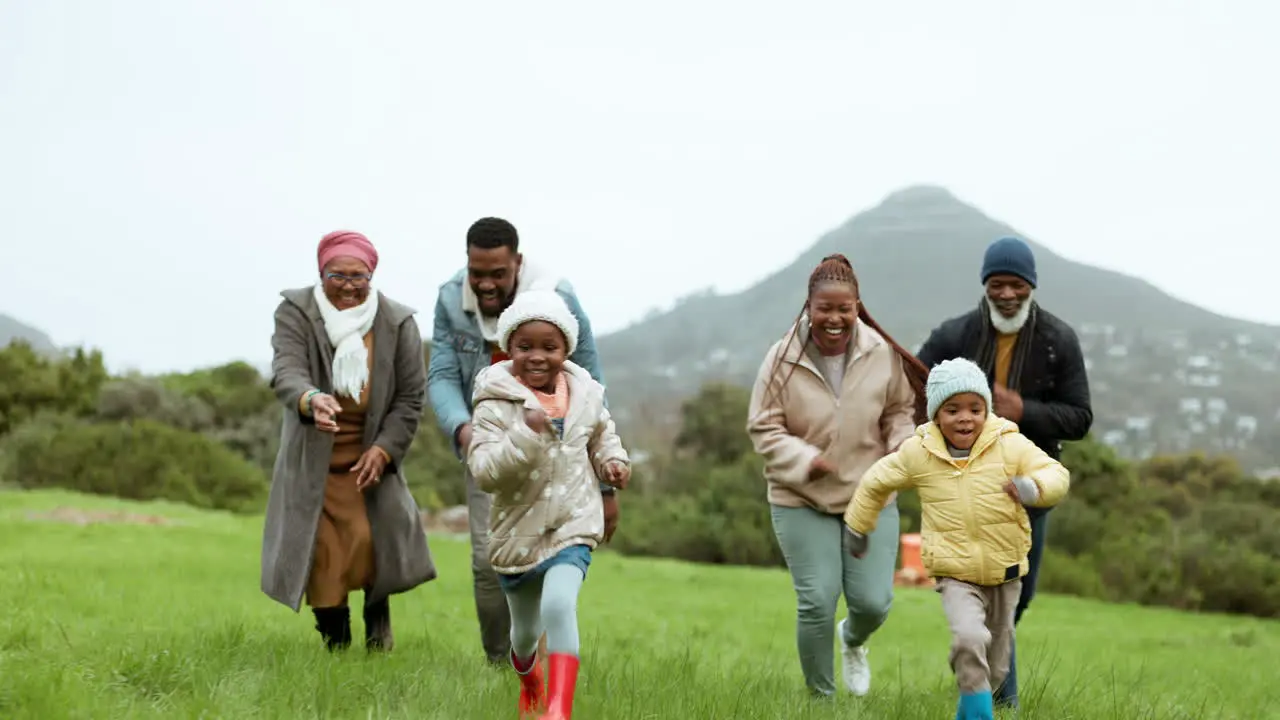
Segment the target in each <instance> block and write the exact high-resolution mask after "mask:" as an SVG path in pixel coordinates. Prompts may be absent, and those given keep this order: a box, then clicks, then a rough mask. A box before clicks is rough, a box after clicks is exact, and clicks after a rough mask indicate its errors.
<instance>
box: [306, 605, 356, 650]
mask: <svg viewBox="0 0 1280 720" xmlns="http://www.w3.org/2000/svg"><path fill="white" fill-rule="evenodd" d="M311 611H312V612H313V613H315V616H316V630H319V631H320V636H321V637H323V638H324V645H325V647H326V648H328V649H329V650H330V651H334V650H345V649H347V647H349V646H350V645H351V609H350V608H348V607H347V606H345V605H343V606H341V607H328V608H312V609H311Z"/></svg>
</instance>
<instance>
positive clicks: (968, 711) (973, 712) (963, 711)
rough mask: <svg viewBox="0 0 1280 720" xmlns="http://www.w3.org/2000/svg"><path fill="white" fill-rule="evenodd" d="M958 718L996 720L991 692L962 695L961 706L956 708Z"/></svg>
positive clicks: (964, 719) (957, 719) (961, 719)
mask: <svg viewBox="0 0 1280 720" xmlns="http://www.w3.org/2000/svg"><path fill="white" fill-rule="evenodd" d="M956 720H995V708H993V707H992V703H991V692H990V691H987V692H980V693H969V694H967V695H961V696H960V706H959V708H957V710H956Z"/></svg>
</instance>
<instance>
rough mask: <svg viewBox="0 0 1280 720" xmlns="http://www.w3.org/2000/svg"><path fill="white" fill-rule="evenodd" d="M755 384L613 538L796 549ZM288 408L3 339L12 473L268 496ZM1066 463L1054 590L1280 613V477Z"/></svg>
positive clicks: (762, 557)
mask: <svg viewBox="0 0 1280 720" xmlns="http://www.w3.org/2000/svg"><path fill="white" fill-rule="evenodd" d="M428 350H429V348H428ZM748 392H749V391H748V389H747V388H745V387H740V386H737V385H732V384H723V383H710V384H707V385H705V386H704V387H703V388H702V390H701V392H700V393H699V394H698V395H697V396H695V397H692V398H690V399H688V400H687V401H685V402H684V404H683V406H682V408H681V411H680V415H679V427H678V428H676V429H675V430H676V432H675V433H674V439H673V441H671V442H670V443H668V445H669V446H668V447H663V448H645V450H646V451H647V452H646V456H647V457H646V459H645V461H644V462H643V463H640V464H638V466H637V467H636V469H635V475H634V478H633V482H632V488H631V489H630V490H628V491H627V493H626V494H625V497H624V502H623V512H624V525H623V527H622V528H621V529H620V530H619V533H618V535H617V536H615V538H614V543H613V547H614V548H616V549H617V550H619V551H621V552H623V553H626V554H632V555H647V556H659V557H669V558H678V559H682V560H687V561H690V562H699V563H723V564H737V565H758V566H781V565H782V564H783V561H782V556H781V553H780V552H779V550H778V547H777V543H776V541H775V539H774V536H773V531H772V528H771V525H770V520H769V509H768V505H767V503H766V500H765V486H764V481H763V479H762V475H761V472H762V465H761V461H760V459H759V458H758V457H757V456H756V455H755V454H754V452H752V449H751V444H750V441H749V439H748V438H747V436H746V432H745V422H746V411H747V401H748ZM281 412H283V409H282V408H281V407H280V405H279V403H278V402H277V401H276V399H275V396H274V394H273V393H272V392H271V389H270V388H269V387H268V384H267V378H264V377H262V375H261V373H259V372H258V371H257V370H256V369H255V368H254V367H252V366H251V365H248V364H246V363H242V362H233V363H229V364H226V365H221V366H218V367H214V368H207V369H201V370H197V371H194V372H189V373H170V374H162V375H140V374H127V375H120V376H112V375H111V374H110V373H108V372H107V371H106V369H105V367H104V364H103V359H102V355H101V353H100V352H98V351H90V350H83V349H78V350H74V351H70V352H68V353H65V354H63V355H60V356H56V357H52V356H48V355H43V354H41V353H39V352H36V351H35V350H33V349H32V348H31V347H30V346H28V345H25V344H23V343H21V342H17V343H14V344H11V345H9V346H8V347H7V348H4V349H3V350H0V483H3V484H4V485H7V486H11V487H18V488H64V489H69V490H76V491H81V492H88V493H96V494H104V495H113V496H117V497H122V498H127V499H137V500H149V499H165V500H171V501H176V502H183V503H188V504H191V505H194V506H197V507H203V508H210V509H222V510H229V511H232V512H237V513H258V512H261V511H262V508H263V507H264V503H265V498H266V492H267V487H268V484H269V482H270V474H271V467H272V464H273V463H274V461H275V454H276V449H277V448H278V445H279V434H280V414H281ZM426 412H427V415H426V417H424V418H423V422H422V425H421V427H420V428H419V430H418V436H417V439H416V440H415V442H414V446H413V449H412V450H411V451H410V455H409V457H408V458H407V459H406V461H405V468H404V469H405V475H406V478H407V480H408V482H409V484H410V487H411V489H412V491H413V493H414V496H415V497H416V498H417V500H418V503H419V505H420V506H421V507H422V508H423V509H424V510H428V511H436V510H440V509H442V508H445V507H450V506H455V505H464V504H465V502H466V497H465V494H466V490H465V487H464V484H463V482H462V467H461V465H460V463H459V461H458V460H457V459H456V458H455V457H454V455H453V453H452V451H451V450H450V448H449V445H448V443H447V442H446V440H445V438H444V437H443V436H442V435H441V433H440V432H439V430H438V429H437V427H436V424H435V418H434V417H432V416H431V411H430V409H429V407H428V409H427V411H426ZM631 430H632V429H631V428H626V427H624V428H622V431H623V437H624V440H625V439H627V438H628V437H632V436H635V433H632V432H631ZM661 435H662V433H645V436H661ZM1063 462H1064V463H1065V464H1066V465H1067V467H1068V468H1070V470H1071V473H1072V489H1071V494H1070V496H1069V497H1068V499H1067V500H1066V501H1065V502H1064V503H1063V504H1062V505H1061V506H1060V507H1059V508H1057V509H1056V510H1054V512H1053V514H1052V515H1051V516H1050V521H1049V523H1050V528H1049V548H1048V550H1047V553H1046V555H1047V557H1046V560H1045V563H1044V566H1043V569H1042V571H1041V580H1040V583H1041V587H1042V588H1043V589H1044V590H1046V591H1048V592H1059V593H1065V594H1072V595H1079V596H1086V597H1095V598H1101V599H1105V600H1110V601H1120V602H1137V603H1142V604H1148V605H1164V606H1169V607H1174V608H1179V609H1187V610H1200V611H1219V612H1228V613H1237V614H1248V615H1255V616H1260V617H1280V483H1276V482H1263V481H1260V480H1258V479H1256V478H1253V477H1250V476H1249V475H1247V474H1246V473H1244V472H1243V471H1242V470H1241V469H1240V466H1239V465H1238V464H1237V463H1236V462H1235V461H1234V460H1232V459H1231V458H1230V457H1227V456H1206V455H1204V454H1189V455H1183V456H1168V457H1155V458H1151V459H1148V460H1145V461H1142V462H1128V461H1125V460H1123V459H1121V458H1120V457H1119V456H1117V455H1116V453H1115V452H1113V451H1112V450H1111V449H1110V448H1108V447H1107V446H1105V445H1102V444H1100V443H1096V442H1093V441H1092V440H1085V441H1082V442H1078V443H1069V444H1068V445H1067V447H1066V448H1065V453H1064V458H1063ZM899 502H900V506H901V511H902V512H901V515H902V530H903V532H911V531H914V530H917V529H918V528H919V526H920V509H919V502H918V499H917V498H916V496H915V493H913V492H907V493H903V494H902V496H901V498H900V500H899Z"/></svg>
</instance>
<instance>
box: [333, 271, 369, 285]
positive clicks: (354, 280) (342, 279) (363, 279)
mask: <svg viewBox="0 0 1280 720" xmlns="http://www.w3.org/2000/svg"><path fill="white" fill-rule="evenodd" d="M324 279H325V280H332V281H334V282H336V283H338V284H339V285H346V284H347V283H351V287H357V288H360V287H364V286H366V285H368V284H369V281H370V280H372V279H373V274H372V273H360V274H359V275H343V274H342V273H336V272H327V273H325V274H324Z"/></svg>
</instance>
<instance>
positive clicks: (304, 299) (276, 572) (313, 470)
mask: <svg viewBox="0 0 1280 720" xmlns="http://www.w3.org/2000/svg"><path fill="white" fill-rule="evenodd" d="M280 294H281V295H282V296H283V297H284V301H283V302H281V303H280V305H279V307H277V308H276V317H275V320H276V328H275V333H274V334H273V335H272V336H271V346H272V348H273V349H274V350H275V356H274V358H273V359H272V361H271V375H272V377H271V387H272V389H274V390H275V393H276V397H278V398H279V399H280V402H281V403H282V404H283V405H284V422H283V427H282V428H281V430H280V452H279V454H278V455H277V456H276V464H275V471H274V472H273V474H272V477H271V493H270V495H269V497H268V499H267V517H266V525H265V526H264V528H263V531H262V591H263V592H264V593H266V594H267V595H269V596H270V597H271V598H272V599H274V600H277V601H279V602H281V603H283V604H285V605H288V606H289V607H290V608H292V609H293V610H294V612H297V611H298V609H299V608H300V607H301V605H302V596H303V592H304V590H305V589H306V586H307V579H308V576H309V575H310V573H311V563H312V559H313V555H314V553H315V542H316V529H317V527H318V525H319V522H320V512H321V509H322V508H323V507H324V486H325V481H326V478H327V477H328V474H329V456H330V455H331V454H332V452H333V435H331V434H329V433H326V432H322V431H320V430H317V429H316V427H315V423H314V422H313V421H312V420H311V419H310V418H308V417H306V416H304V415H302V414H301V413H300V412H298V402H299V400H300V399H301V398H302V394H303V393H305V392H307V391H308V390H310V389H311V388H319V389H320V390H322V391H324V392H328V393H332V392H333V379H332V368H333V347H332V346H331V345H330V344H329V338H328V336H327V335H326V334H325V329H324V321H323V320H322V319H321V317H320V308H319V307H318V306H317V304H316V301H315V297H313V295H312V289H311V288H310V287H307V288H298V289H294V290H285V291H284V292H282V293H280ZM413 312H414V311H413V310H412V309H411V308H408V307H406V306H404V305H401V304H400V303H398V302H395V301H394V300H391V299H389V298H387V297H386V296H385V295H383V294H382V293H378V315H377V318H376V319H375V320H374V323H373V369H372V374H371V376H370V382H371V385H372V388H371V390H372V392H371V395H370V398H369V408H368V415H367V419H366V422H365V426H364V445H365V447H366V448H368V447H369V446H370V445H372V444H373V443H375V442H376V443H377V444H378V445H379V446H380V447H382V448H383V449H384V450H386V451H387V453H388V454H389V455H390V456H391V462H389V463H387V469H386V473H385V474H384V475H383V476H382V481H381V482H380V483H378V484H377V485H374V486H373V487H372V488H370V489H368V490H365V505H366V506H367V509H368V513H369V525H370V528H371V530H372V532H373V552H374V562H375V564H376V578H375V580H374V587H373V589H372V590H371V591H370V592H369V593H368V594H367V595H366V597H365V602H366V603H368V602H372V601H376V600H380V599H382V598H385V597H387V596H388V595H391V594H394V593H401V592H405V591H407V590H411V589H413V588H415V587H417V586H418V585H421V584H423V583H425V582H428V581H430V580H434V579H435V577H436V568H435V563H434V562H433V561H432V559H431V550H430V549H429V548H428V547H427V536H426V532H425V531H424V529H423V527H422V519H421V516H420V515H419V513H418V506H417V504H416V503H415V502H414V500H413V496H411V495H410V494H409V488H408V486H407V485H406V484H405V481H404V476H403V475H402V474H401V473H400V466H401V464H402V463H403V461H404V457H405V453H406V452H408V450H409V446H410V444H412V442H413V436H414V433H415V432H417V429H418V423H419V421H420V420H421V419H422V407H423V402H424V400H425V396H426V391H427V376H426V369H425V367H424V365H423V355H422V336H421V333H420V332H419V331H418V324H417V322H416V321H415V320H414V319H413Z"/></svg>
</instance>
